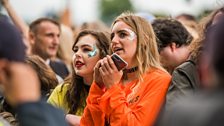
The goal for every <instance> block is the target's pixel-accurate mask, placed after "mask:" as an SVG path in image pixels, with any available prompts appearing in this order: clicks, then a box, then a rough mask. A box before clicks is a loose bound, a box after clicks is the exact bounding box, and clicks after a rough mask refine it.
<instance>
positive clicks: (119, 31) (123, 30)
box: [117, 29, 129, 33]
mask: <svg viewBox="0 0 224 126" xmlns="http://www.w3.org/2000/svg"><path fill="white" fill-rule="evenodd" d="M121 32H126V33H129V32H128V31H127V30H125V29H121V30H118V31H117V33H121Z"/></svg>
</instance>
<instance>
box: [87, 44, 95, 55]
mask: <svg viewBox="0 0 224 126" xmlns="http://www.w3.org/2000/svg"><path fill="white" fill-rule="evenodd" d="M96 54H97V48H96V46H95V45H94V46H93V51H91V52H89V53H88V56H89V57H94V56H95V55H96Z"/></svg>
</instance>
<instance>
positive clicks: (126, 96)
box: [81, 69, 171, 126]
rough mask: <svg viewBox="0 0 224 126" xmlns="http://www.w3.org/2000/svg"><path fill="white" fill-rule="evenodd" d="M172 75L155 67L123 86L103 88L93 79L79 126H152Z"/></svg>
mask: <svg viewBox="0 0 224 126" xmlns="http://www.w3.org/2000/svg"><path fill="white" fill-rule="evenodd" d="M170 80H171V77H170V75H169V74H168V73H166V72H164V71H162V70H159V69H155V70H153V71H151V72H149V73H147V74H145V75H144V76H143V81H142V82H140V81H138V80H134V81H132V82H130V83H129V84H126V85H125V86H122V84H121V83H119V84H117V85H114V86H112V87H111V88H110V89H108V90H106V91H103V90H102V89H101V88H99V87H98V85H97V84H96V83H95V82H93V84H92V86H91V88H90V92H89V96H88V98H87V106H86V107H85V110H84V114H83V116H82V118H81V126H105V123H109V124H110V125H111V126H151V125H153V123H154V121H155V119H156V117H157V114H158V113H159V110H160V108H161V105H162V104H163V102H164V100H165V96H166V92H167V88H168V86H169V83H170Z"/></svg>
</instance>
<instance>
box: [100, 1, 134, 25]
mask: <svg viewBox="0 0 224 126" xmlns="http://www.w3.org/2000/svg"><path fill="white" fill-rule="evenodd" d="M100 9H101V19H102V20H103V21H104V22H106V23H107V24H111V22H112V21H113V19H114V18H115V17H116V16H118V15H119V14H121V13H122V12H124V11H133V10H134V9H133V6H132V4H131V2H130V1H129V0H100Z"/></svg>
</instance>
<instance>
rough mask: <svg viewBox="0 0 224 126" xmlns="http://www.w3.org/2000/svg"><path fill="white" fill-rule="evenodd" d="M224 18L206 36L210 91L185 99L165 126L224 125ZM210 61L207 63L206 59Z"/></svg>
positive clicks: (174, 107)
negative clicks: (210, 77) (210, 78)
mask: <svg viewBox="0 0 224 126" xmlns="http://www.w3.org/2000/svg"><path fill="white" fill-rule="evenodd" d="M223 32H224V17H223V16H221V17H220V18H219V20H217V22H216V24H214V25H211V26H210V28H209V29H207V31H206V34H205V39H204V43H205V48H204V52H205V53H207V56H208V59H209V61H208V62H209V65H210V68H211V69H210V72H211V73H210V74H212V75H213V76H212V77H213V79H212V81H210V82H211V85H213V86H212V87H210V88H209V91H204V92H201V93H199V94H198V95H194V97H191V98H188V99H182V100H181V101H179V102H178V103H177V104H175V105H174V106H173V108H172V109H171V112H170V113H169V114H168V116H166V120H165V122H164V125H166V126H180V125H181V126H211V125H212V126H222V125H224V121H223V120H224V118H223V116H222V115H223V114H224V111H223V110H224V107H223V106H224V101H223V96H224V90H223V81H224V80H223V76H224V69H223V65H224V51H223V48H224V43H223V41H224V36H223ZM206 62H207V60H206Z"/></svg>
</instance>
